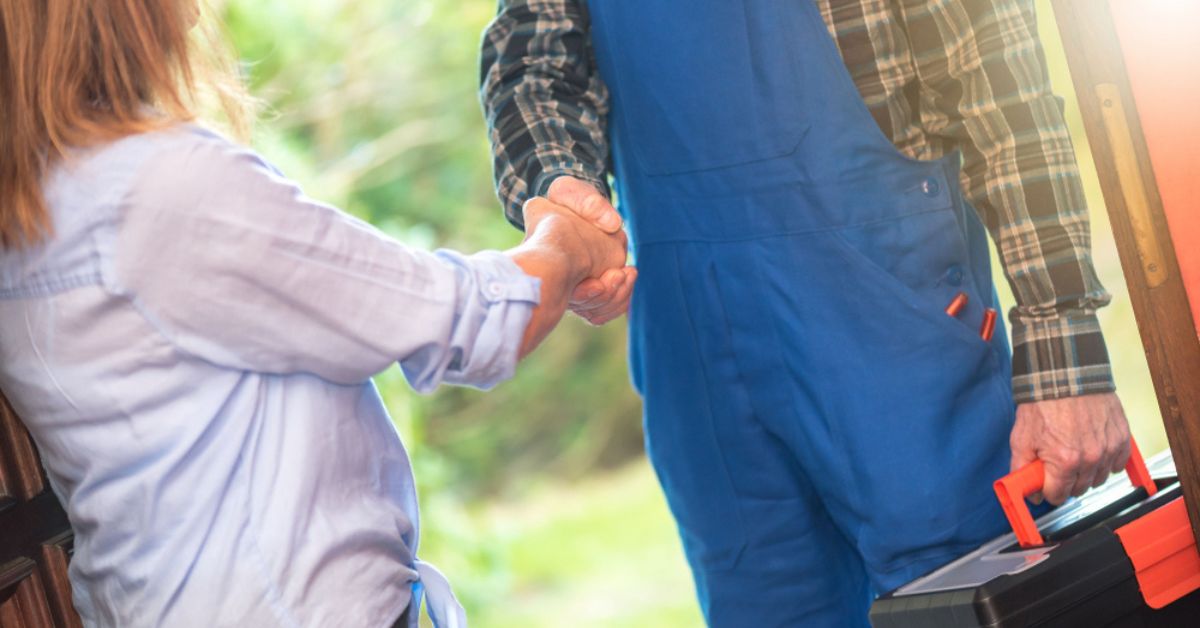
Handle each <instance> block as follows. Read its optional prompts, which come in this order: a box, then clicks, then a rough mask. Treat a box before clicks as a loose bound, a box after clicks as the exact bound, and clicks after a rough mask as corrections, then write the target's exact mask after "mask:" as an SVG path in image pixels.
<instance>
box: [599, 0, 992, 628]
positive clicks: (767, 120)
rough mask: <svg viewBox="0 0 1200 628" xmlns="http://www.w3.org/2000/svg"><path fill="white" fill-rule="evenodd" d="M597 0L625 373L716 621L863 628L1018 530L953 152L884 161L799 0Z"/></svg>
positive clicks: (807, 0) (985, 282)
mask: <svg viewBox="0 0 1200 628" xmlns="http://www.w3.org/2000/svg"><path fill="white" fill-rule="evenodd" d="M589 5H590V14H591V33H592V42H593V46H594V48H595V54H596V58H597V63H598V66H599V70H600V73H601V75H602V77H603V78H604V80H605V81H606V83H607V84H608V86H609V88H610V90H611V93H612V97H613V100H612V103H613V105H612V106H613V109H612V113H611V118H610V140H611V142H612V154H613V160H614V161H613V168H614V172H615V173H616V181H617V188H616V189H617V193H618V197H619V200H620V203H621V207H622V211H623V212H624V213H625V214H626V217H627V220H628V224H629V227H630V231H631V235H632V240H633V242H634V250H635V254H636V258H637V265H638V268H639V272H640V278H639V285H638V287H637V291H636V295H635V298H634V302H633V306H632V309H631V312H630V326H631V332H630V334H631V362H632V371H633V378H634V383H635V385H636V386H637V388H638V390H639V391H640V392H641V393H642V395H643V396H644V401H645V430H646V442H647V447H648V450H649V454H650V458H651V460H652V462H653V464H654V467H655V469H656V471H657V473H658V476H659V479H660V481H661V483H662V485H663V488H664V490H665V492H666V495H667V500H668V502H669V504H670V507H671V510H672V512H673V513H674V515H675V518H676V520H677V522H678V524H679V530H680V534H681V536H682V538H683V544H684V548H685V551H686V553H687V556H688V560H689V562H690V563H691V566H692V570H693V575H694V577H695V582H696V588H697V591H698V594H699V597H700V600H701V605H702V607H703V609H704V612H705V615H706V617H707V619H708V621H709V623H710V624H711V625H713V626H731V627H739V628H740V627H755V628H758V627H771V626H837V627H839V628H841V627H845V626H855V625H866V623H867V618H866V611H867V608H868V605H869V602H870V599H871V596H872V595H873V594H875V593H878V592H881V591H885V590H888V589H891V588H894V587H896V586H898V585H900V584H903V583H905V582H907V581H909V580H911V579H912V578H914V577H916V576H920V575H922V574H923V573H925V572H927V571H929V570H931V569H932V568H934V567H936V566H938V565H940V564H943V563H945V562H948V561H949V560H951V559H953V558H954V557H956V556H958V555H960V554H963V553H965V552H967V551H969V550H971V549H974V548H975V547H977V546H978V545H979V544H980V543H981V542H983V541H985V540H987V539H990V538H992V537H994V536H996V535H997V534H999V533H1001V532H1002V531H1003V529H1004V526H1005V523H1004V519H1003V515H1002V514H1001V511H1000V509H999V507H998V506H997V504H996V499H995V497H994V496H993V493H992V490H991V482H992V481H993V480H995V479H996V478H998V477H1000V476H1001V475H1003V474H1004V473H1006V472H1007V470H1008V463H1009V448H1008V436H1009V432H1010V430H1011V428H1012V424H1013V417H1014V408H1013V402H1012V397H1011V393H1010V388H1009V387H1010V377H1011V375H1010V371H1011V365H1010V358H1009V355H1008V349H1007V340H1006V338H1005V337H1004V334H1003V333H1002V331H1001V330H997V334H996V336H995V337H994V339H993V340H992V341H991V342H990V343H989V342H985V341H984V340H983V339H981V337H980V325H981V320H982V318H983V313H984V309H985V308H986V307H996V304H995V298H994V290H993V286H992V282H991V272H990V269H989V262H988V249H987V239H986V233H985V231H984V229H983V227H982V226H981V224H980V222H979V219H978V217H977V216H976V214H975V211H974V210H973V209H971V208H970V207H969V206H968V205H967V204H966V203H965V202H964V200H963V199H962V197H961V195H960V192H959V187H958V184H957V181H958V163H959V157H958V155H957V154H955V155H951V156H948V157H946V158H945V159H941V160H938V161H931V162H924V161H916V160H912V159H909V158H906V157H904V156H902V155H901V154H900V153H898V152H897V151H896V149H895V148H894V147H893V146H892V144H891V143H890V142H889V141H888V140H887V138H886V137H884V136H883V134H882V133H881V132H880V130H879V128H878V126H877V125H876V123H875V122H874V120H873V119H872V118H871V116H870V114H869V112H868V111H867V109H866V107H865V105H864V104H863V102H862V99H861V97H860V96H859V94H858V92H857V90H856V88H855V86H854V84H853V82H852V81H851V79H850V77H849V75H848V73H847V71H846V69H845V66H844V65H843V63H842V61H841V59H840V58H839V56H838V53H837V50H836V48H835V45H834V43H833V40H832V39H831V38H830V36H829V34H828V32H827V31H826V28H825V25H824V24H823V22H822V20H821V16H820V15H819V13H818V10H817V8H816V7H815V5H814V3H813V2H812V1H811V0H794V1H789V2H782V1H780V0H590V2H589ZM959 292H965V293H966V294H967V295H968V297H969V303H968V305H967V307H966V308H965V309H964V310H963V311H962V312H961V313H960V314H959V315H958V316H957V317H952V316H949V315H947V313H946V311H945V310H946V307H947V305H948V304H949V303H950V302H951V301H952V300H953V299H954V297H955V296H956V295H957V294H958V293H959ZM999 327H1001V328H1003V325H1000V326H999Z"/></svg>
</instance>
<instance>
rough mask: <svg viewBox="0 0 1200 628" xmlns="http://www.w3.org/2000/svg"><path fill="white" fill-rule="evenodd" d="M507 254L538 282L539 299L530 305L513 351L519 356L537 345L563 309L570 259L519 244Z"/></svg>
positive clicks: (566, 295)
mask: <svg viewBox="0 0 1200 628" xmlns="http://www.w3.org/2000/svg"><path fill="white" fill-rule="evenodd" d="M507 254H508V256H509V258H510V259H512V260H513V262H515V263H516V264H517V266H520V267H521V270H523V271H524V272H525V274H527V275H529V276H530V277H535V278H537V279H539V280H540V282H541V300H540V302H539V303H538V304H537V306H536V307H534V309H533V314H532V315H531V316H530V318H529V324H528V325H527V326H526V328H525V334H524V336H523V337H522V339H521V347H520V349H519V351H518V353H517V355H518V359H523V358H524V357H525V356H527V355H529V354H530V353H531V352H532V351H533V350H534V349H535V348H537V346H538V345H539V344H541V343H542V341H543V340H545V339H546V336H549V335H550V332H551V331H553V330H554V328H555V326H557V325H558V323H559V321H560V320H562V317H563V314H564V313H566V310H567V297H568V295H569V290H570V287H573V286H574V285H576V284H575V283H571V281H570V279H569V272H568V271H569V268H570V266H569V265H570V260H567V259H565V256H564V255H563V254H562V253H561V252H556V251H548V250H544V249H542V248H541V247H536V246H528V245H521V246H519V247H517V248H515V249H512V250H510V251H508V253H507ZM576 283H577V282H576ZM569 286H570V287H569Z"/></svg>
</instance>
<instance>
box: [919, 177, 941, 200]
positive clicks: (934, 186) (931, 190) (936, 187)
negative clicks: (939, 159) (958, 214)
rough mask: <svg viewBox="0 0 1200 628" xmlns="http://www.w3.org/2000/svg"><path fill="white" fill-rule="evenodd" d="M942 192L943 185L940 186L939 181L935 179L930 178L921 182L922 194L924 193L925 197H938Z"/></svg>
mask: <svg viewBox="0 0 1200 628" xmlns="http://www.w3.org/2000/svg"><path fill="white" fill-rule="evenodd" d="M941 191H942V186H941V184H939V183H938V180H937V179H935V178H933V177H929V178H928V179H925V180H924V181H922V182H921V192H923V193H924V194H925V196H928V197H929V198H933V197H935V196H937V195H938V192H941Z"/></svg>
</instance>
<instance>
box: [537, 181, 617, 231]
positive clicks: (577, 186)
mask: <svg viewBox="0 0 1200 628" xmlns="http://www.w3.org/2000/svg"><path fill="white" fill-rule="evenodd" d="M546 196H547V198H549V199H550V201H552V202H554V203H558V204H559V205H562V206H563V207H566V208H568V209H570V210H571V211H573V212H575V213H576V214H578V215H579V217H580V218H583V219H584V220H587V221H588V222H591V223H592V224H594V225H596V227H597V228H599V229H600V230H601V231H604V232H605V233H616V232H618V231H620V230H621V224H622V221H621V215H620V214H618V213H617V210H616V209H615V208H613V206H612V203H609V202H608V199H606V198H604V195H603V194H601V193H600V191H599V190H597V189H596V187H595V186H593V185H592V184H590V183H588V182H586V181H582V180H580V179H576V178H575V177H569V176H562V177H559V178H557V179H555V180H554V181H553V182H552V183H551V184H550V189H549V190H547V193H546Z"/></svg>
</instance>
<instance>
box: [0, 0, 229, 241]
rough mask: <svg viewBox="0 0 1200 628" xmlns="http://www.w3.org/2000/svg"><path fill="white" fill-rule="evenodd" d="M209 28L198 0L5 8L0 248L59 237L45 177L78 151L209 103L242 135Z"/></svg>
mask: <svg viewBox="0 0 1200 628" xmlns="http://www.w3.org/2000/svg"><path fill="white" fill-rule="evenodd" d="M199 18H200V5H199V0H3V1H0V86H3V88H2V89H0V248H20V247H23V246H30V245H34V244H37V243H39V242H41V241H43V240H44V239H45V238H46V237H48V236H49V235H51V234H52V231H53V225H51V222H50V216H49V212H48V211H47V208H46V202H45V199H44V197H43V195H42V178H43V177H44V175H45V173H46V171H47V168H48V167H49V166H50V165H51V164H53V163H54V162H56V161H57V160H60V159H63V158H64V157H65V156H66V155H67V153H68V151H69V150H70V149H72V148H79V147H85V146H89V145H93V144H96V143H100V142H104V141H109V140H113V139H116V138H119V137H122V136H125V135H130V134H133V133H139V132H143V131H147V130H151V129H154V128H158V127H162V126H166V125H169V124H173V123H176V122H181V121H186V120H191V119H194V118H195V117H196V112H197V109H198V108H200V107H202V106H204V105H203V104H201V101H202V100H204V99H206V98H210V97H211V98H215V99H216V100H217V101H218V103H219V104H220V106H221V107H222V108H223V109H224V110H225V112H226V115H227V116H228V117H229V119H230V122H232V123H233V125H234V126H235V127H238V130H242V126H243V124H244V122H245V117H244V112H245V108H244V107H243V106H242V105H243V104H244V103H245V102H246V100H245V99H244V97H243V96H242V93H241V91H240V85H239V83H238V82H237V81H236V80H234V79H233V76H234V75H233V73H231V72H229V64H228V62H227V61H225V59H227V58H228V56H226V55H224V54H222V53H223V48H222V46H221V45H220V43H219V42H220V39H219V38H217V37H214V36H213V34H212V33H211V32H207V31H204V29H202V28H200V27H199V26H197V22H198V20H199ZM198 36H199V37H198ZM195 44H198V45H195Z"/></svg>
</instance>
